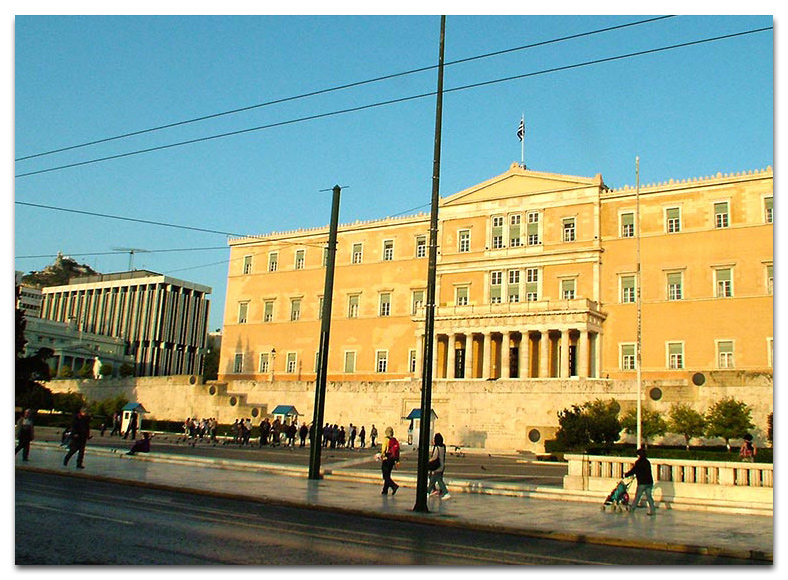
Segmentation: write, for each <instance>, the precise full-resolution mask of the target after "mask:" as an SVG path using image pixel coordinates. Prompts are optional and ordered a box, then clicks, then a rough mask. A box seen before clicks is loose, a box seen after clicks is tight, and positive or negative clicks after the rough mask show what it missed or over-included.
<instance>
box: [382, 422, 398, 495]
mask: <svg viewBox="0 0 788 580" xmlns="http://www.w3.org/2000/svg"><path fill="white" fill-rule="evenodd" d="M380 461H381V465H380V470H381V472H382V473H383V491H381V492H380V493H381V494H383V495H387V494H388V491H389V488H391V495H396V493H397V490H398V489H399V485H397V484H396V483H394V480H393V479H391V472H392V471H393V470H394V468H395V467H396V466H397V464H398V463H399V441H397V438H396V437H394V428H393V427H386V438H385V439H384V440H383V444H382V445H381V449H380Z"/></svg>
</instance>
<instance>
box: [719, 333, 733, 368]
mask: <svg viewBox="0 0 788 580" xmlns="http://www.w3.org/2000/svg"><path fill="white" fill-rule="evenodd" d="M717 359H718V360H719V367H720V368H721V369H732V368H733V341H732V340H720V341H718V342H717Z"/></svg>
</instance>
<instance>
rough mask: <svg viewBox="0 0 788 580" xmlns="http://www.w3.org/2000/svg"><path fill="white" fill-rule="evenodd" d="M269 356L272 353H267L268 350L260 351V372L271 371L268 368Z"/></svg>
mask: <svg viewBox="0 0 788 580" xmlns="http://www.w3.org/2000/svg"><path fill="white" fill-rule="evenodd" d="M269 357H270V353H267V352H261V353H260V372H261V373H267V372H269V370H268V369H269V360H270V359H269Z"/></svg>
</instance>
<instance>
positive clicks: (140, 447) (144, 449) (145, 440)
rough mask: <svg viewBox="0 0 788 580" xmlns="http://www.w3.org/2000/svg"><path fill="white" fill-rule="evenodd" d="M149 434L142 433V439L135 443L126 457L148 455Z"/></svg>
mask: <svg viewBox="0 0 788 580" xmlns="http://www.w3.org/2000/svg"><path fill="white" fill-rule="evenodd" d="M150 438H151V434H150V433H143V434H142V439H140V440H139V441H135V442H134V445H133V446H132V448H131V449H129V451H128V452H127V453H126V455H136V454H137V453H150Z"/></svg>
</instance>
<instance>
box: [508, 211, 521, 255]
mask: <svg viewBox="0 0 788 580" xmlns="http://www.w3.org/2000/svg"><path fill="white" fill-rule="evenodd" d="M509 245H510V246H511V247H512V248H516V247H518V246H520V245H521V242H520V214H519V213H516V214H512V215H510V216H509Z"/></svg>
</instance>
